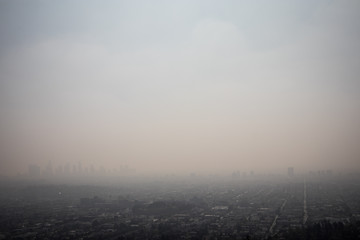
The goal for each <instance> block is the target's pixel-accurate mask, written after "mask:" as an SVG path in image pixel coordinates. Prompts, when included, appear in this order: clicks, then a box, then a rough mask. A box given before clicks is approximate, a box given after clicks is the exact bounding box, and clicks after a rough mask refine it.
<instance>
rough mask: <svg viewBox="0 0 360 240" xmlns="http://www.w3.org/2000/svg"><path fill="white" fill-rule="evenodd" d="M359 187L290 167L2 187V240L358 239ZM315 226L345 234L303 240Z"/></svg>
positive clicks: (351, 179)
mask: <svg viewBox="0 0 360 240" xmlns="http://www.w3.org/2000/svg"><path fill="white" fill-rule="evenodd" d="M29 170H30V169H29ZM359 183H360V182H359V175H357V174H347V175H334V174H333V173H332V172H331V171H327V172H326V171H321V172H316V173H309V174H306V175H297V174H295V173H294V169H293V168H289V169H288V172H287V175H285V174H284V175H269V176H258V175H255V174H254V173H252V174H248V175H245V174H240V173H238V172H234V173H232V174H230V175H229V176H222V177H220V176H206V177H204V176H197V175H194V174H192V175H189V176H187V177H175V176H164V177H158V178H152V179H143V180H139V179H137V180H135V178H133V179H131V178H122V179H118V181H113V182H112V183H111V184H109V182H107V183H106V184H105V183H104V182H103V183H100V182H99V183H98V184H93V185H84V184H75V185H70V184H59V183H58V184H54V183H50V182H49V181H47V180H45V179H42V180H40V179H38V180H33V181H32V182H29V180H27V181H26V182H24V181H21V180H18V181H17V182H14V181H12V182H7V183H5V182H3V184H2V186H1V188H2V193H4V194H2V195H1V201H0V204H1V205H0V212H1V214H0V239H100V238H102V239H291V237H289V236H290V235H289V234H293V235H292V236H295V237H293V238H292V239H358V236H359V234H360V232H359V230H360V228H359V220H360V204H359V203H360V184H359ZM316 224H318V225H316ZM314 226H315V227H316V226H318V227H319V228H320V229H321V226H330V227H326V229H327V230H326V231H329V230H328V229H332V231H335V230H334V229H338V228H339V229H340V230H341V231H340V233H337V235H336V236H337V237H338V238H329V236H335V234H334V233H328V234H330V235H328V236H327V237H325V238H324V236H326V235H321V234H320V233H318V235H316V236H315V237H314V236H313V237H312V238H311V237H309V236H310V235H309V236H308V238H305V237H304V236H303V237H302V238H301V236H302V235H301V234H304V231H305V230H304V229H310V228H314ZM348 226H351V230H346V229H348V228H350V227H348ZM324 229H325V227H324ZM344 229H345V230H344ZM289 231H290V232H289ZM291 231H292V232H291ZM301 231H302V233H301ZM313 232H314V230H311V233H313ZM319 234H320V235H319Z"/></svg>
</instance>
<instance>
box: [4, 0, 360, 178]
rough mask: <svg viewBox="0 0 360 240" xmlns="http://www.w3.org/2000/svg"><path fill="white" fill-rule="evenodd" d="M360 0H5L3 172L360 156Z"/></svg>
mask: <svg viewBox="0 0 360 240" xmlns="http://www.w3.org/2000/svg"><path fill="white" fill-rule="evenodd" d="M359 12H360V2H359V1H330V0H319V1H106V2H104V1H93V0H91V1H1V2H0V36H1V37H0V175H2V176H14V175H17V174H24V173H27V171H28V166H29V165H32V164H36V165H39V166H41V167H42V168H45V167H46V165H47V164H48V162H49V161H50V162H51V163H52V164H53V166H54V168H55V166H59V165H62V166H65V165H66V164H67V163H69V164H76V165H77V164H78V163H79V162H81V164H82V166H89V167H90V166H94V167H95V168H97V169H99V168H101V167H104V168H106V169H111V170H112V169H121V168H124V167H125V166H126V168H129V169H136V173H139V174H153V173H155V174H188V173H194V172H195V173H203V174H213V173H229V174H231V172H233V171H238V170H239V171H241V172H243V171H244V172H250V171H254V172H256V173H258V172H261V173H270V172H276V173H278V172H283V173H284V174H285V173H286V171H287V169H288V167H294V169H295V172H308V171H310V170H311V171H313V170H315V171H317V170H327V169H332V170H333V171H359V170H360V146H359V143H360V81H359V76H360V45H359V42H360V14H359Z"/></svg>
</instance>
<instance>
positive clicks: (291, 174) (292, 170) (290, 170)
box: [288, 167, 295, 177]
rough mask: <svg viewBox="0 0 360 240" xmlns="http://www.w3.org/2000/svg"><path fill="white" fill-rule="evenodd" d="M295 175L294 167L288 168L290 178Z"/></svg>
mask: <svg viewBox="0 0 360 240" xmlns="http://www.w3.org/2000/svg"><path fill="white" fill-rule="evenodd" d="M294 175H295V173H294V168H293V167H289V168H288V176H289V177H293V176H294Z"/></svg>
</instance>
